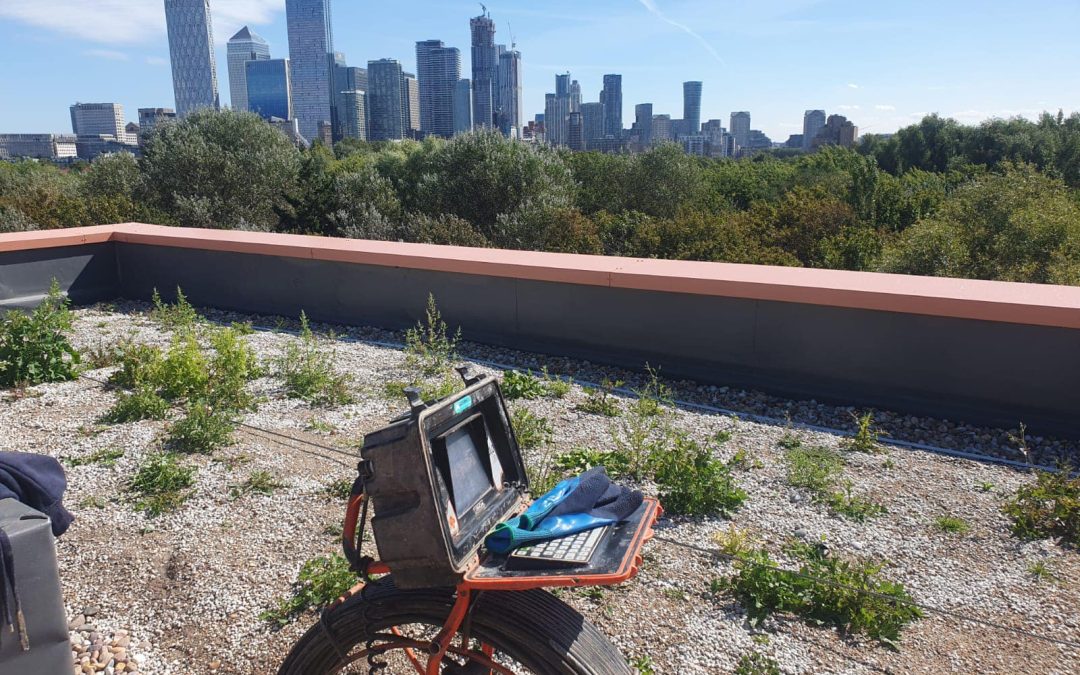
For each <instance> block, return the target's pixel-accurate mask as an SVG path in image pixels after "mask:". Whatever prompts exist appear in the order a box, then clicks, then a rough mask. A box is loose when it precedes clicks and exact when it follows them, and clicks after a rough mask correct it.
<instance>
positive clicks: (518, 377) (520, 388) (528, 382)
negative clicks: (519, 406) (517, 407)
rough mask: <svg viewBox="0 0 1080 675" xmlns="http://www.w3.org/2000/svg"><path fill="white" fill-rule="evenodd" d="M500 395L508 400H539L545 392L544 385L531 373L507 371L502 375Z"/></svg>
mask: <svg viewBox="0 0 1080 675" xmlns="http://www.w3.org/2000/svg"><path fill="white" fill-rule="evenodd" d="M501 389H502V393H503V395H505V396H506V398H507V399H508V400H511V401H513V400H515V399H519V398H524V399H534V398H540V397H541V396H543V395H544V393H545V392H546V388H545V387H544V383H543V382H541V381H540V379H539V378H538V377H536V376H535V375H533V374H532V371H528V372H524V373H523V372H521V371H520V370H508V371H506V372H505V373H503V378H502V386H501Z"/></svg>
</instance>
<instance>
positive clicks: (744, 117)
mask: <svg viewBox="0 0 1080 675" xmlns="http://www.w3.org/2000/svg"><path fill="white" fill-rule="evenodd" d="M728 128H730V129H731V136H732V138H734V139H735V145H737V146H739V147H740V148H746V147H749V145H750V113H748V112H746V111H745V110H743V111H740V112H733V113H731V124H729V125H728Z"/></svg>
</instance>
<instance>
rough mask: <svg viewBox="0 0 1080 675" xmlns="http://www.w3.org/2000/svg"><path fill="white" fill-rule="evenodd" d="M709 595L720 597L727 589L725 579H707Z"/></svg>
mask: <svg viewBox="0 0 1080 675" xmlns="http://www.w3.org/2000/svg"><path fill="white" fill-rule="evenodd" d="M708 588H709V595H720V594H721V593H724V592H725V591H727V589H728V583H727V580H726V579H709V586H708Z"/></svg>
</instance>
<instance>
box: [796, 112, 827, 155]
mask: <svg viewBox="0 0 1080 675" xmlns="http://www.w3.org/2000/svg"><path fill="white" fill-rule="evenodd" d="M824 126H825V111H824V110H807V111H806V112H805V113H803V118H802V149H803V151H804V152H808V151H809V150H810V148H811V147H812V146H813V143H814V139H815V138H817V135H818V132H819V131H821V129H822V128H823V127H824Z"/></svg>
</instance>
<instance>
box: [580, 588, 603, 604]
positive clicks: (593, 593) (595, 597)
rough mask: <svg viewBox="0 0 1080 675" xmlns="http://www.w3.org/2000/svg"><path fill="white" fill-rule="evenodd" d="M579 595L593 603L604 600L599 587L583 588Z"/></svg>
mask: <svg viewBox="0 0 1080 675" xmlns="http://www.w3.org/2000/svg"><path fill="white" fill-rule="evenodd" d="M581 595H583V596H584V597H586V598H588V599H589V600H592V601H593V602H600V601H602V600H603V599H604V595H605V593H604V589H603V587H601V586H585V587H584V588H582V589H581Z"/></svg>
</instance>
